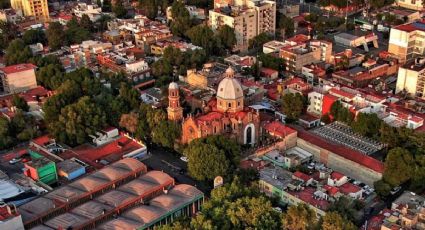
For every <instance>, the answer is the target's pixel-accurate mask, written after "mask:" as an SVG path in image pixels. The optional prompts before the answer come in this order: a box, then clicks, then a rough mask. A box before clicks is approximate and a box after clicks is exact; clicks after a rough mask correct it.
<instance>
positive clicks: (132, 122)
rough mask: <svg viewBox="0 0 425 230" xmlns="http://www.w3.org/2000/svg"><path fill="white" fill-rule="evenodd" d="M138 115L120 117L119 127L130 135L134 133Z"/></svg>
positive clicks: (130, 114) (132, 113)
mask: <svg viewBox="0 0 425 230" xmlns="http://www.w3.org/2000/svg"><path fill="white" fill-rule="evenodd" d="M138 118H139V117H138V115H137V114H136V113H134V112H131V113H128V114H123V115H121V119H120V126H121V127H123V128H125V129H126V130H127V131H129V132H130V133H135V132H136V130H137V126H138Z"/></svg>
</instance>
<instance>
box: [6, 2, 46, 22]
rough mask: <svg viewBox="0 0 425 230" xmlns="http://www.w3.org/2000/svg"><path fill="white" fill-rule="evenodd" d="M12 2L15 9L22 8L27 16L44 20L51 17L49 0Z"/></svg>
mask: <svg viewBox="0 0 425 230" xmlns="http://www.w3.org/2000/svg"><path fill="white" fill-rule="evenodd" d="M10 4H11V6H12V8H13V9H15V10H22V12H23V14H24V16H26V17H35V19H37V20H43V21H45V20H48V19H49V8H48V5H47V0H11V1H10Z"/></svg>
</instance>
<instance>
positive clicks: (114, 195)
mask: <svg viewBox="0 0 425 230" xmlns="http://www.w3.org/2000/svg"><path fill="white" fill-rule="evenodd" d="M134 198H136V196H134V195H131V194H130V193H126V192H122V191H118V190H112V191H110V192H107V193H105V194H103V195H102V196H100V197H98V198H96V201H98V202H100V203H102V204H107V205H110V206H113V207H118V206H120V205H121V204H123V203H125V202H127V201H130V200H131V199H134Z"/></svg>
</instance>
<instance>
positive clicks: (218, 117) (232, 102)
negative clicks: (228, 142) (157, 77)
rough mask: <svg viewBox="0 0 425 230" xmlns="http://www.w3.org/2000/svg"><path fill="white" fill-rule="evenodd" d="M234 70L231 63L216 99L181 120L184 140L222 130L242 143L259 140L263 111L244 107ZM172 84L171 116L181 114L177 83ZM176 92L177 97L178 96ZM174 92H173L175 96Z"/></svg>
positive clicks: (222, 132) (187, 141)
mask: <svg viewBox="0 0 425 230" xmlns="http://www.w3.org/2000/svg"><path fill="white" fill-rule="evenodd" d="M234 75H235V72H234V71H233V69H232V68H231V67H229V68H228V69H227V70H226V72H225V77H224V79H223V80H222V81H221V82H220V84H219V85H218V89H217V98H216V101H210V103H208V105H207V106H205V107H204V109H203V111H204V112H203V114H201V115H199V116H196V117H194V116H189V117H187V118H185V119H184V120H183V122H182V142H183V143H189V142H190V141H192V140H194V139H196V138H202V137H206V136H209V135H215V134H222V135H227V136H229V137H230V138H234V139H236V140H237V142H238V143H240V144H250V145H253V144H255V143H256V142H257V140H258V137H259V129H260V115H259V114H257V113H255V112H252V111H250V110H249V109H248V108H246V107H244V94H243V90H242V87H241V84H240V83H239V81H238V80H237V79H235V78H234ZM176 85H177V84H176V83H171V84H170V87H169V95H171V96H169V101H170V102H169V108H168V113H169V115H168V117H169V119H170V120H180V119H181V118H182V116H181V115H180V114H181V112H180V111H181V110H180V109H179V107H180V105H179V104H178V103H176V101H178V99H179V98H178V87H176ZM175 92H177V97H175V95H176V93H175ZM173 95H174V96H173Z"/></svg>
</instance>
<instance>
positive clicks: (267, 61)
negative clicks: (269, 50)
mask: <svg viewBox="0 0 425 230" xmlns="http://www.w3.org/2000/svg"><path fill="white" fill-rule="evenodd" d="M258 60H259V61H261V63H262V64H263V67H267V68H271V69H274V70H277V71H281V70H284V65H285V60H284V59H283V58H279V57H275V56H272V55H269V54H264V53H262V54H260V55H259V56H258Z"/></svg>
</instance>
